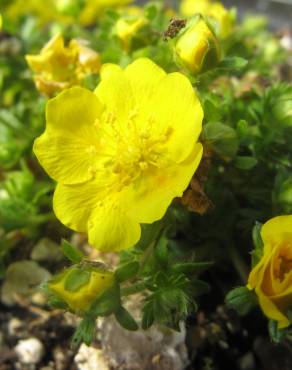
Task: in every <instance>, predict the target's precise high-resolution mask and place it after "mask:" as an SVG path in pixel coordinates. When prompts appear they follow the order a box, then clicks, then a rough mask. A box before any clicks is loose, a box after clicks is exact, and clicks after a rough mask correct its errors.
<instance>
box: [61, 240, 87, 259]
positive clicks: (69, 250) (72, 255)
mask: <svg viewBox="0 0 292 370" xmlns="http://www.w3.org/2000/svg"><path fill="white" fill-rule="evenodd" d="M61 247H62V251H63V253H64V255H65V256H66V257H67V258H68V259H69V260H70V261H71V262H73V263H80V262H81V261H82V259H83V258H84V255H83V253H82V252H81V251H80V250H78V249H77V248H76V247H74V246H73V245H72V244H70V243H69V242H68V241H67V240H65V239H62V244H61Z"/></svg>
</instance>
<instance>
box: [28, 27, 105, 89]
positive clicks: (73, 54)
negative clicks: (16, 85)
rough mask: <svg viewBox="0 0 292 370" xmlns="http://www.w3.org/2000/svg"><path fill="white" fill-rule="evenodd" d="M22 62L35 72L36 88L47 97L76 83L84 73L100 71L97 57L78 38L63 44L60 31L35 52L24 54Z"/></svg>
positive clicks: (79, 82) (98, 57)
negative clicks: (39, 50) (37, 52)
mask: <svg viewBox="0 0 292 370" xmlns="http://www.w3.org/2000/svg"><path fill="white" fill-rule="evenodd" d="M25 58H26V61H27V63H28V65H29V66H30V68H31V69H32V70H33V72H34V73H35V76H34V81H35V84H36V87H37V89H38V90H39V91H41V92H43V93H45V94H46V95H48V96H51V95H53V94H54V93H56V92H60V91H62V90H64V89H67V88H68V87H71V86H73V85H80V84H82V81H83V80H84V78H85V77H86V75H87V74H90V73H97V72H99V70H100V66H101V62H100V56H99V54H98V53H96V52H95V51H94V50H92V49H90V48H88V47H87V46H86V45H84V44H83V43H82V42H80V41H79V40H75V39H73V40H71V41H70V43H69V45H68V46H65V43H64V38H63V36H62V35H61V34H57V35H55V36H54V37H53V38H52V39H51V40H50V41H49V42H48V43H47V44H46V45H45V46H44V47H43V48H42V50H41V52H40V54H38V55H26V57H25Z"/></svg>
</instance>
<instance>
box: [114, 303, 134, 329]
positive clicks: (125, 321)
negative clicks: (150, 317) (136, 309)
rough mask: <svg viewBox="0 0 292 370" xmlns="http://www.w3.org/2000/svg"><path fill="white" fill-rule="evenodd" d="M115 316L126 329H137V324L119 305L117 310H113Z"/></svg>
mask: <svg viewBox="0 0 292 370" xmlns="http://www.w3.org/2000/svg"><path fill="white" fill-rule="evenodd" d="M115 317H116V319H117V322H118V323H119V324H120V325H121V326H122V327H123V328H124V329H127V330H131V331H135V330H138V329H139V327H138V324H137V323H136V321H135V320H134V319H133V317H132V315H130V313H129V312H128V311H127V310H126V309H125V308H124V307H122V306H121V307H120V308H119V310H118V311H116V312H115Z"/></svg>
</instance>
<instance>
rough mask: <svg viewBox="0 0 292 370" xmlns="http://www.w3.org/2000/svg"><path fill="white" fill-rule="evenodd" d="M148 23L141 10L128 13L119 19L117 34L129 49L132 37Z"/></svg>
mask: <svg viewBox="0 0 292 370" xmlns="http://www.w3.org/2000/svg"><path fill="white" fill-rule="evenodd" d="M139 10H140V9H139ZM147 23H148V21H147V19H146V18H145V17H144V16H143V15H142V14H141V11H138V12H137V13H136V14H135V13H134V14H127V15H125V16H123V17H121V18H120V19H119V20H118V21H117V23H116V35H117V36H118V38H119V39H120V40H121V41H122V43H123V45H124V48H125V49H126V50H129V48H130V45H131V40H132V38H133V37H134V36H135V35H136V33H137V32H138V31H139V30H140V29H141V28H142V27H143V26H145V25H146V24H147Z"/></svg>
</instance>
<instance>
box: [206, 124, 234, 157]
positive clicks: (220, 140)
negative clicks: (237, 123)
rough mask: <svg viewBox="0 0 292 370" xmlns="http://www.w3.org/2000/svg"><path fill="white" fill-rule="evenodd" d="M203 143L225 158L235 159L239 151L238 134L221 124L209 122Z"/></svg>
mask: <svg viewBox="0 0 292 370" xmlns="http://www.w3.org/2000/svg"><path fill="white" fill-rule="evenodd" d="M202 137H203V141H204V142H205V144H206V145H207V146H209V147H211V149H213V150H214V151H215V152H216V153H218V154H219V155H220V156H222V157H223V158H226V159H228V158H233V157H234V156H235V154H236V152H237V150H238V145H239V144H238V137H237V132H236V131H235V130H234V129H233V128H232V127H229V126H227V125H224V124H223V123H221V122H209V123H207V124H206V125H205V126H204V128H203V134H202Z"/></svg>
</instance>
